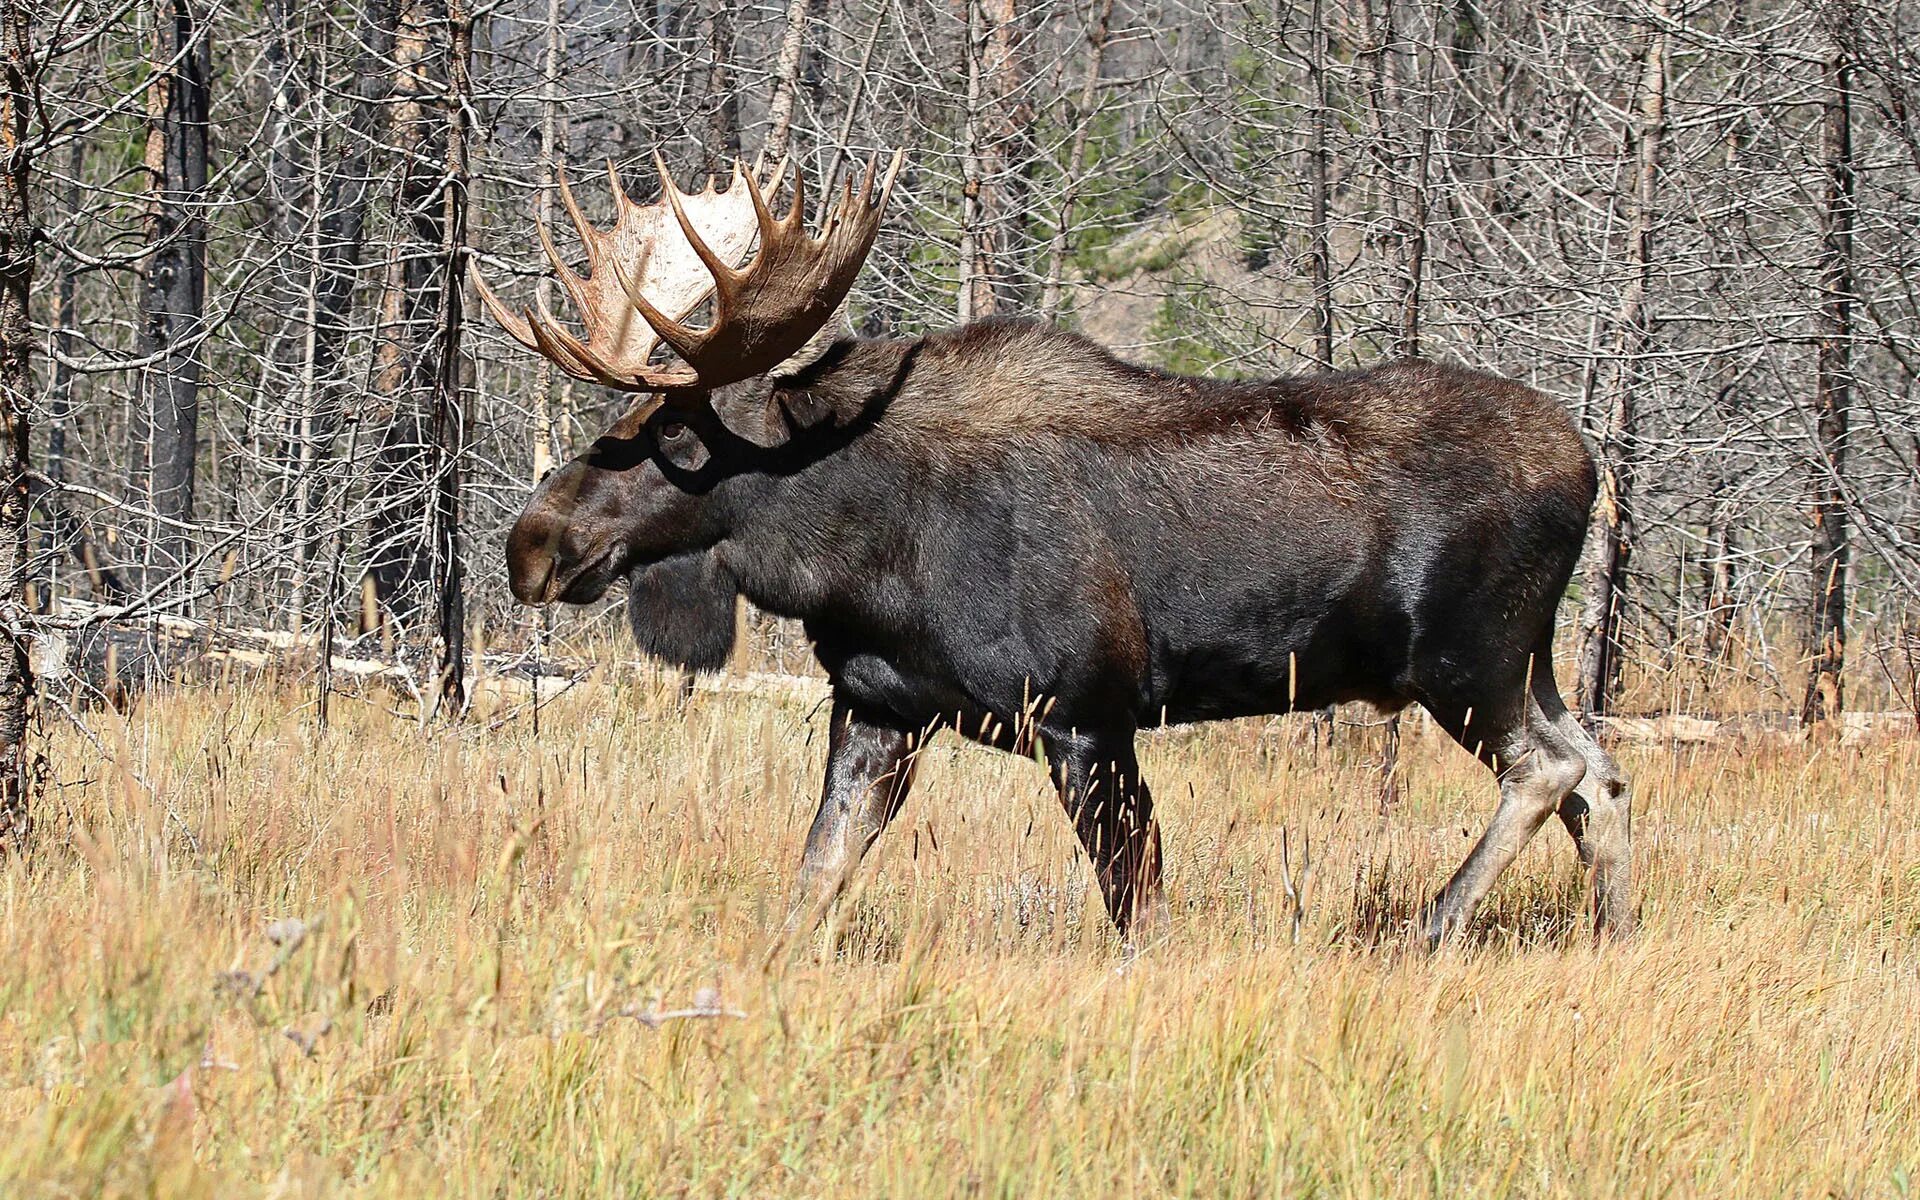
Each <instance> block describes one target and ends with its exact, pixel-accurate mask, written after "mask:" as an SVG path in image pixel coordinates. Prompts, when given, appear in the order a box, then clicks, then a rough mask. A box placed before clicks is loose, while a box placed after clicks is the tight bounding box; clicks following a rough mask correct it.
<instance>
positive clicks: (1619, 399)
mask: <svg viewBox="0 0 1920 1200" xmlns="http://www.w3.org/2000/svg"><path fill="white" fill-rule="evenodd" d="M1667 21H1668V13H1667V8H1666V0H1653V5H1652V10H1651V19H1650V21H1649V22H1648V23H1647V25H1646V26H1645V28H1644V32H1643V36H1644V38H1645V48H1644V50H1643V51H1642V54H1641V59H1640V75H1639V84H1638V86H1637V87H1636V88H1635V94H1636V97H1637V111H1636V114H1635V120H1634V123H1633V151H1634V153H1633V158H1634V164H1635V166H1634V176H1633V179H1634V186H1633V190H1632V192H1631V194H1630V196H1629V198H1628V201H1627V211H1628V216H1627V259H1628V267H1627V270H1628V279H1627V285H1626V288H1625V290H1624V291H1623V292H1622V294H1621V297H1620V307H1619V310H1618V311H1617V312H1616V313H1615V315H1614V339H1613V350H1614V354H1613V358H1614V368H1613V370H1612V372H1611V373H1610V375H1609V386H1608V388H1607V398H1606V405H1605V411H1604V414H1603V415H1602V418H1601V426H1600V511H1599V533H1600V537H1599V544H1598V546H1597V547H1596V551H1595V553H1594V556H1593V562H1592V564H1591V566H1590V567H1589V568H1588V571H1587V596H1586V606H1585V608H1584V610H1583V612H1582V614H1581V618H1580V633H1581V646H1580V668H1579V671H1580V673H1579V682H1578V703H1579V705H1580V709H1581V711H1582V712H1584V713H1586V714H1587V715H1588V716H1589V717H1593V716H1603V715H1605V714H1606V713H1607V711H1608V710H1609V709H1610V708H1611V707H1612V704H1613V699H1614V697H1615V695H1616V694H1617V693H1618V690H1619V686H1620V660H1621V646H1620V623H1621V614H1622V611H1623V607H1624V605H1625V603H1626V593H1627V579H1628V576H1627V568H1628V566H1629V563H1630V561H1631V558H1632V555H1633V550H1634V535H1635V531H1634V502H1635V499H1636V497H1635V495H1634V478H1635V470H1636V466H1637V464H1636V462H1635V457H1636V452H1637V446H1636V442H1637V438H1638V436H1639V431H1638V428H1637V421H1638V417H1637V413H1636V401H1637V396H1636V391H1637V388H1638V384H1639V380H1638V379H1637V378H1636V370H1635V368H1636V366H1637V364H1638V362H1639V360H1640V358H1641V356H1643V355H1644V354H1645V353H1646V349H1647V342H1648V338H1649V327H1648V307H1647V301H1648V292H1649V291H1650V290H1651V283H1652V278H1653V255H1654V247H1653V221H1654V206H1655V204H1656V203H1657V201H1658V190H1659V180H1660V155H1661V139H1662V138H1663V136H1664V135H1665V131H1666V119H1667V118H1666V106H1667V39H1668V27H1667Z"/></svg>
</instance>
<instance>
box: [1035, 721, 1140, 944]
mask: <svg viewBox="0 0 1920 1200" xmlns="http://www.w3.org/2000/svg"><path fill="white" fill-rule="evenodd" d="M1046 744H1047V756H1048V758H1049V759H1050V760H1051V763H1052V767H1053V777H1054V785H1055V786H1056V787H1057V788H1059V790H1060V802H1061V803H1062V804H1063V805H1064V806H1065V807H1066V810H1067V814H1068V815H1069V816H1071V817H1072V818H1073V828H1074V831H1075V832H1076V833H1078V834H1079V835H1080V844H1081V845H1082V846H1084V847H1085V848H1086V851H1087V857H1088V858H1089V859H1091V860H1092V862H1093V871H1094V876H1095V878H1097V879H1098V880H1099V882H1100V895H1101V898H1102V899H1103V900H1104V901H1105V902H1106V906H1107V915H1108V916H1109V917H1110V918H1112V920H1113V925H1114V928H1115V929H1117V930H1119V931H1120V934H1121V936H1122V937H1127V938H1130V939H1131V938H1132V937H1134V936H1137V935H1138V934H1140V933H1142V932H1145V931H1151V930H1153V929H1155V928H1157V927H1158V926H1159V925H1161V924H1163V923H1164V920H1165V905H1164V903H1163V901H1162V899H1161V895H1160V826H1159V824H1158V823H1157V822H1156V821H1155V820H1154V817H1153V794H1152V793H1151V792H1150V791H1149V790H1148V788H1147V785H1146V782H1145V781H1144V780H1142V779H1141V778H1140V764H1139V763H1138V761H1136V759H1135V758H1134V752H1133V734H1132V731H1130V730H1129V731H1127V732H1126V733H1125V734H1124V735H1121V734H1115V735H1112V736H1107V737H1099V736H1093V735H1087V734H1082V733H1078V732H1073V733H1069V734H1066V735H1065V736H1062V737H1058V738H1048V739H1047V743H1046Z"/></svg>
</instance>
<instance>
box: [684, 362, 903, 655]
mask: <svg viewBox="0 0 1920 1200" xmlns="http://www.w3.org/2000/svg"><path fill="white" fill-rule="evenodd" d="M917 345H918V343H916V342H895V341H866V340H858V339H843V340H841V341H838V342H836V343H834V344H833V345H832V346H831V347H829V348H828V349H827V350H826V351H825V352H824V353H823V354H821V355H820V356H819V357H818V358H817V359H816V360H815V361H814V362H813V363H812V364H810V365H809V366H808V367H807V368H806V369H805V370H803V371H801V372H799V373H798V374H795V375H793V376H790V377H787V378H783V379H781V380H779V381H777V382H776V384H775V387H774V389H773V392H772V395H771V397H770V399H769V403H768V406H767V415H766V424H767V431H766V432H767V440H768V441H770V442H775V443H778V444H776V445H773V446H772V447H771V448H769V449H768V450H767V451H766V454H765V457H764V459H763V460H762V461H761V462H760V463H759V464H757V469H754V470H750V471H744V472H741V473H739V474H738V475H735V476H733V477H731V478H728V479H726V480H725V481H723V482H721V483H720V484H719V485H717V486H716V487H715V488H714V489H713V491H712V493H711V494H710V503H712V504H714V505H717V506H718V512H717V515H718V516H719V518H720V521H721V523H722V524H723V525H724V526H725V527H726V529H727V531H728V532H727V535H726V537H725V538H723V539H722V540H721V542H720V543H719V544H718V545H716V546H715V548H714V551H715V553H716V554H717V555H718V556H719V559H720V562H721V563H722V565H723V566H725V567H726V569H727V570H728V572H729V573H730V574H731V575H732V576H733V577H734V578H735V579H736V580H737V581H738V583H739V586H740V590H741V592H742V593H743V594H744V595H745V596H746V597H747V599H749V600H751V601H752V602H753V603H754V604H755V605H756V606H758V607H760V608H762V609H765V610H766V611H768V612H771V613H774V614H776V615H779V616H787V617H802V618H805V617H813V616H817V615H819V614H820V613H821V611H822V610H823V609H827V608H831V607H832V606H834V605H836V604H842V603H846V602H847V601H849V600H850V599H852V596H851V595H850V593H851V592H852V591H853V590H855V589H858V588H860V587H862V586H864V585H865V584H866V583H868V582H870V581H871V579H872V578H873V575H872V573H873V572H876V571H881V572H884V570H885V561H884V560H885V558H886V554H885V546H886V544H887V540H888V538H887V530H886V524H887V521H888V517H889V514H890V513H892V512H894V511H895V510H897V509H898V508H899V504H898V501H897V496H898V494H899V493H900V492H901V491H902V490H903V489H905V488H910V487H911V486H912V483H913V481H912V480H910V479H908V478H906V475H905V473H904V472H903V471H902V470H901V464H900V463H899V462H898V461H897V460H895V459H894V457H893V456H891V455H888V454H886V453H884V452H883V451H882V450H881V449H880V448H879V447H878V445H877V443H878V441H880V440H881V439H876V438H875V437H874V436H873V434H874V432H875V430H876V428H877V427H878V425H879V424H880V422H881V421H882V420H883V419H884V418H885V415H886V412H887V410H888V408H889V407H890V406H891V404H892V403H893V401H894V399H895V397H896V396H897V395H898V393H899V391H900V390H901V388H903V387H904V386H905V385H906V383H907V379H908V376H909V372H910V369H911V364H912V361H913V357H914V354H915V350H916V347H917ZM829 547H830V548H831V551H832V552H831V553H830V554H823V553H822V550H823V549H825V548H829Z"/></svg>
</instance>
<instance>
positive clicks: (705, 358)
mask: <svg viewBox="0 0 1920 1200" xmlns="http://www.w3.org/2000/svg"><path fill="white" fill-rule="evenodd" d="M902 157H903V156H902V155H901V154H898V153H896V154H894V155H893V156H892V161H891V162H890V164H889V165H888V166H887V169H886V172H885V174H884V176H880V175H879V160H878V159H877V158H876V159H873V160H870V161H869V162H868V164H867V167H866V170H865V173H864V177H863V178H861V180H860V183H859V186H858V188H857V189H856V187H855V186H854V181H853V179H852V178H851V177H850V178H848V179H847V180H846V182H845V183H844V185H843V186H842V189H841V194H840V196H839V197H838V201H837V203H835V204H834V205H833V206H832V208H831V209H830V210H829V212H828V213H827V216H826V219H825V220H824V221H823V222H822V223H821V226H820V230H819V232H818V233H817V234H809V233H808V231H807V228H806V194H807V193H806V183H805V178H804V175H803V174H802V172H801V171H800V169H799V168H798V167H795V168H794V170H793V173H792V174H793V180H792V200H791V203H790V205H789V207H788V208H787V211H786V212H785V214H784V215H781V216H776V215H774V213H773V211H772V209H771V207H770V205H769V203H768V197H769V196H770V195H773V194H776V193H777V191H778V189H779V187H780V184H781V180H782V178H783V177H784V176H785V174H786V164H785V163H784V162H783V163H781V164H780V165H779V166H778V167H777V168H776V169H775V170H774V171H773V173H772V175H771V178H770V179H769V180H768V182H767V183H766V184H765V185H764V186H763V185H762V184H761V182H760V180H759V179H758V178H756V174H757V172H755V171H750V170H748V169H746V168H744V167H742V166H741V165H740V164H739V163H737V162H736V163H735V165H734V171H733V177H732V180H731V181H730V183H729V185H728V186H727V187H726V188H725V189H724V190H717V189H716V188H715V187H714V185H713V183H712V182H711V181H709V183H708V185H707V187H706V189H705V190H703V191H701V192H699V193H696V194H688V193H685V192H682V191H681V190H680V189H679V188H678V187H677V186H676V185H675V184H674V182H673V179H672V177H671V176H670V175H669V173H668V171H667V168H666V165H665V163H664V162H662V161H660V159H659V158H658V156H657V155H656V157H655V164H656V167H657V169H658V171H659V174H660V187H661V198H660V199H659V200H658V201H656V202H655V203H653V204H651V205H640V204H636V203H635V202H634V201H633V200H631V199H629V198H628V196H627V194H626V191H625V189H624V188H623V187H622V186H621V183H620V179H619V175H618V173H617V172H616V171H615V170H614V168H613V166H612V164H611V163H609V164H608V180H609V183H610V186H611V190H612V193H613V201H614V209H615V214H616V215H615V220H614V223H613V225H612V227H611V228H608V229H600V228H596V227H595V226H594V225H593V223H592V222H590V221H589V220H588V219H587V217H586V215H585V214H584V213H583V212H582V211H581V208H580V205H579V203H578V201H577V200H576V199H575V197H574V194H573V191H572V189H571V188H570V187H569V186H568V183H567V181H566V178H565V176H564V174H563V175H562V176H561V178H560V180H559V187H560V197H561V201H562V203H563V204H564V205H565V207H566V209H567V213H568V215H569V216H570V217H571V218H572V220H573V224H574V228H575V229H576V230H577V231H578V233H579V237H580V242H581V246H582V248H583V249H584V251H585V254H586V259H587V273H586V274H585V275H584V276H582V275H580V274H578V273H576V272H575V271H573V270H572V269H570V268H569V267H568V266H567V264H566V261H565V259H564V258H563V257H562V255H561V253H560V251H559V249H558V248H557V247H556V246H555V244H554V240H553V238H552V236H551V235H550V234H549V232H548V230H547V229H546V226H545V225H544V224H543V223H542V224H539V225H538V230H539V236H540V242H541V245H542V247H543V248H544V249H545V252H546V256H547V259H548V261H549V262H550V263H551V265H552V267H553V270H554V273H555V275H556V276H557V277H558V278H559V280H560V282H561V285H562V286H563V287H564V288H565V289H566V291H567V294H568V296H569V297H570V298H571V299H572V301H573V305H574V308H575V309H576V310H577V312H578V314H579V318H580V321H581V323H582V325H584V326H585V329H586V334H587V338H586V340H585V341H584V342H583V341H581V340H580V339H579V338H577V337H576V336H575V335H574V334H573V333H571V332H569V331H568V330H567V329H566V328H565V327H564V326H563V325H562V324H561V323H560V322H559V321H557V320H555V319H554V317H553V314H552V313H551V312H549V311H547V310H546V309H545V308H544V307H542V308H541V309H540V311H538V312H532V311H528V312H526V313H525V314H524V315H516V314H514V313H513V312H511V311H510V310H509V309H508V308H507V307H506V305H504V304H503V303H502V302H501V300H500V298H499V297H498V296H497V295H495V294H494V292H493V290H492V289H491V288H489V287H488V286H487V285H486V282H485V280H484V279H482V278H480V276H479V274H478V272H477V271H476V272H475V283H476V286H477V288H478V290H479V293H480V297H481V300H482V302H483V303H484V304H485V305H486V307H487V309H488V311H489V312H491V313H492V314H493V316H494V318H495V319H496V320H497V321H499V323H500V324H501V325H502V327H504V328H505V329H506V330H507V332H508V333H509V334H511V335H512V336H513V337H514V338H515V340H517V341H519V342H520V343H521V344H522V345H524V346H526V347H527V348H528V349H530V350H534V351H536V352H538V353H539V354H541V355H542V356H544V357H545V358H547V359H548V360H549V361H551V362H552V363H553V364H554V365H555V366H557V367H559V368H560V369H561V370H562V371H565V372H566V373H567V374H569V375H572V376H573V377H574V378H576V379H581V380H585V381H587V382H589V383H596V384H600V385H603V386H605V387H608V388H612V389H615V390H617V391H622V392H629V393H634V394H636V395H637V396H638V397H639V399H638V400H637V401H636V403H634V404H633V406H632V407H631V408H629V409H628V410H627V412H626V413H625V414H624V415H622V416H621V417H620V419H619V420H618V421H616V422H615V423H614V424H613V426H612V427H611V428H609V429H608V430H607V431H606V432H605V433H604V434H602V435H601V436H600V437H599V438H598V439H596V440H595V441H594V443H593V445H592V446H591V447H590V448H589V449H588V450H587V452H586V453H584V454H582V455H580V456H579V457H578V458H575V459H574V460H573V461H571V462H569V463H567V464H566V465H565V466H563V467H561V468H560V469H559V470H557V471H554V472H553V473H552V474H550V475H549V476H548V477H547V478H546V479H545V480H543V481H541V483H540V485H539V487H538V489H537V490H536V491H535V493H534V495H533V498H532V499H531V500H530V501H529V502H528V504H527V506H526V508H525V510H524V511H523V512H522V513H521V515H520V518H519V520H518V521H517V522H516V523H515V525H514V527H513V531H512V533H511V534H510V535H509V538H508V542H507V564H508V572H509V577H510V582H511V586H512V589H513V594H514V596H515V597H516V598H518V599H519V600H521V601H522V602H524V603H528V604H546V603H552V602H555V601H566V602H571V603H584V602H588V601H592V600H595V599H598V598H599V597H600V596H601V595H602V594H604V593H605V592H606V590H607V589H608V587H609V586H611V585H612V584H613V583H614V582H615V581H616V580H619V579H621V578H630V579H631V582H632V589H631V592H630V596H631V599H630V603H629V608H630V612H631V615H632V621H633V625H634V630H635V633H636V635H637V636H638V637H639V639H640V641H641V644H642V647H643V648H644V649H646V650H648V651H649V652H651V653H653V654H655V655H657V656H659V657H663V658H666V659H669V660H672V661H676V662H679V663H681V664H683V665H685V666H688V667H692V668H697V669H706V668H713V667H717V666H718V665H720V663H721V662H723V661H724V660H725V658H726V656H727V654H728V653H729V651H730V649H731V646H732V637H733V628H734V623H733V605H734V598H735V595H736V593H737V587H736V586H735V584H734V583H733V581H731V580H730V579H728V578H727V577H726V572H725V571H724V569H723V568H722V567H721V566H720V564H719V563H718V562H716V561H715V560H714V559H713V558H712V557H711V556H708V555H706V554H704V553H703V551H705V550H706V548H707V547H709V546H711V545H712V544H713V543H714V542H715V541H717V540H718V539H719V538H720V537H721V536H722V534H723V532H724V529H723V527H722V526H721V525H720V524H718V522H719V521H721V520H723V519H724V506H723V505H717V504H714V503H710V502H709V500H710V494H711V493H712V491H713V489H714V487H715V485H716V484H718V483H719V482H721V481H722V480H724V479H726V478H728V477H730V476H737V475H738V474H740V473H742V472H744V471H749V470H753V469H764V468H765V467H766V466H768V465H769V464H770V462H771V461H772V460H773V459H774V458H776V457H777V456H778V454H779V452H780V451H781V450H783V449H788V450H791V449H792V443H793V440H794V437H795V435H797V434H800V433H802V432H804V431H806V430H808V429H811V428H814V427H816V426H818V425H819V424H820V422H821V418H822V416H823V415H824V414H822V413H821V412H819V411H817V410H813V409H809V408H808V406H806V405H805V404H804V403H803V402H798V401H796V400H794V399H791V398H790V399H789V400H788V402H787V403H786V404H785V405H781V404H778V403H777V402H775V401H774V400H773V399H772V397H771V388H770V387H769V385H768V380H769V379H770V378H772V377H777V376H778V375H780V374H782V373H788V374H790V373H792V372H794V371H797V370H799V369H801V368H803V367H805V366H808V365H810V364H812V363H813V362H814V361H816V360H817V359H818V358H819V357H820V356H821V353H822V351H823V350H824V349H825V344H826V343H829V342H830V341H831V340H832V335H834V334H836V333H838V332H839V331H838V330H837V329H835V328H832V327H831V325H830V323H832V322H834V321H835V317H836V314H837V313H838V312H839V310H840V306H841V303H842V302H843V301H844V299H845V298H846V294H847V291H848V289H849V288H851V287H852V286H853V282H854V279H855V277H856V276H857V275H858V274H859V272H860V268H861V266H862V264H863V263H864V262H865V260H866V257H867V254H868V252H869V251H870V250H871V249H872V246H873V239H874V235H875V234H876V233H877V231H878V230H879V227H880V223H881V219H882V217H883V215H884V212H885V209H886V205H887V201H888V199H889V198H890V196H891V195H892V191H893V185H894V180H895V178H896V177H897V175H898V173H899V170H900V165H901V162H902ZM756 242H757V248H756V247H755V243H756ZM750 249H751V250H754V253H753V255H752V258H751V261H749V262H746V263H745V265H740V260H741V259H743V258H744V257H746V255H747V253H748V251H749V250H750ZM709 301H711V304H712V320H711V322H710V323H709V324H707V325H706V326H705V327H704V328H696V327H694V326H693V325H692V324H690V323H689V317H690V316H691V314H693V313H694V312H696V311H697V310H699V309H701V308H702V307H703V306H705V305H707V304H708V302H709ZM823 331H825V333H826V335H827V336H825V337H823V336H822V334H823ZM662 347H664V348H666V349H670V350H671V351H673V353H674V354H675V355H677V356H678V358H679V360H680V361H678V362H671V363H667V362H656V361H655V355H656V352H657V351H659V350H660V349H661V348H662Z"/></svg>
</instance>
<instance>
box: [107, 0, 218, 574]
mask: <svg viewBox="0 0 1920 1200" xmlns="http://www.w3.org/2000/svg"><path fill="white" fill-rule="evenodd" d="M149 62H150V65H151V70H152V72H153V82H152V84H151V86H150V87H149V88H148V89H147V128H146V185H147V211H146V221H145V234H146V246H147V254H146V260H145V262H144V264H143V274H144V279H143V281H142V283H143V286H142V288H141V294H140V325H139V352H140V356H141V359H142V360H143V362H144V365H143V366H142V367H141V369H140V372H139V377H138V387H139V395H138V398H137V399H136V401H135V403H134V408H133V419H132V421H131V422H130V423H129V428H128V435H129V441H130V445H129V447H128V468H129V469H128V475H129V479H128V483H129V485H130V486H129V489H128V490H129V491H130V492H131V493H132V494H133V496H135V497H136V498H137V499H139V500H140V501H141V502H142V503H143V504H144V505H145V506H146V507H148V508H150V509H151V510H152V518H151V521H150V525H151V528H150V529H149V530H148V536H147V537H146V538H145V539H143V542H144V544H143V545H142V547H141V555H142V558H143V562H142V564H141V565H142V567H143V568H144V572H145V577H146V581H147V586H148V587H149V588H151V587H152V586H154V584H155V583H157V582H159V581H160V580H161V579H163V578H164V577H165V576H166V575H167V574H169V573H172V572H177V571H181V570H184V569H185V568H186V567H187V566H188V564H189V560H190V557H191V544H190V542H189V540H188V536H187V531H186V523H189V522H191V521H192V520H193V491H194V459H195V455H196V451H197V449H198V446H199V425H200V369H201V357H200V350H199V344H200V341H201V339H202V337H203V335H204V332H205V331H204V329H203V328H202V324H203V320H204V310H205V307H206V291H207V223H206V213H205V206H206V191H207V135H208V118H209V115H210V114H209V109H210V106H211V103H212V83H211V79H212V75H213V51H212V45H211V43H210V41H209V40H208V36H207V26H206V22H205V17H204V15H203V14H202V12H201V11H200V9H199V7H198V4H197V0H156V3H155V5H154V10H153V34H152V42H151V46H150V51H149Z"/></svg>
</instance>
